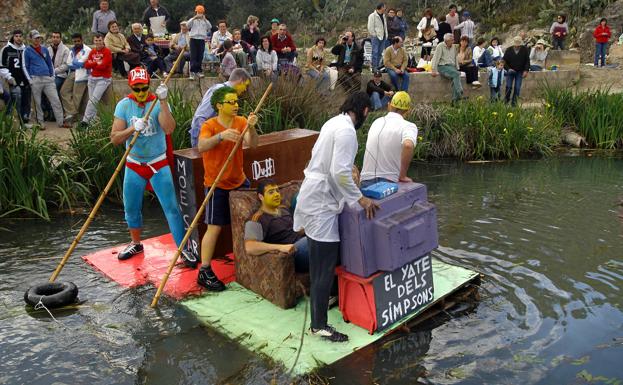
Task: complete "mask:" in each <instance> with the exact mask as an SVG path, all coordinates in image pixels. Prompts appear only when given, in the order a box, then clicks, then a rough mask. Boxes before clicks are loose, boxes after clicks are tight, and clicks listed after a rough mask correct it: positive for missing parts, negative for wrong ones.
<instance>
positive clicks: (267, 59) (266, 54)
mask: <svg viewBox="0 0 623 385" xmlns="http://www.w3.org/2000/svg"><path fill="white" fill-rule="evenodd" d="M277 62H278V59H277V52H275V50H274V49H273V47H272V46H271V44H270V38H269V37H268V36H264V37H262V39H261V43H260V49H259V50H258V51H257V55H256V56H255V64H256V65H257V72H258V74H259V75H260V76H263V77H266V78H268V79H271V80H273V81H275V80H277Z"/></svg>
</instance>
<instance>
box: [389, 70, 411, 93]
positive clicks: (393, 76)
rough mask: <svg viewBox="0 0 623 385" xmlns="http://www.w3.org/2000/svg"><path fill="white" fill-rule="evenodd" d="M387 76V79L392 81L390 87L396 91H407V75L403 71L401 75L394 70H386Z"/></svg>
mask: <svg viewBox="0 0 623 385" xmlns="http://www.w3.org/2000/svg"><path fill="white" fill-rule="evenodd" d="M387 74H388V75H389V79H390V80H391V81H392V85H393V86H394V89H395V90H396V91H409V73H408V72H406V71H403V72H402V73H401V74H399V73H397V72H396V71H394V70H391V69H389V68H387ZM398 78H400V79H402V80H401V82H400V87H398Z"/></svg>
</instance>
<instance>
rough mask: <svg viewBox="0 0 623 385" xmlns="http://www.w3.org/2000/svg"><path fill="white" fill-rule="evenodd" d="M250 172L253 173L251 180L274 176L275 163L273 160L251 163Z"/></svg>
mask: <svg viewBox="0 0 623 385" xmlns="http://www.w3.org/2000/svg"><path fill="white" fill-rule="evenodd" d="M251 171H252V172H253V180H258V179H262V178H270V177H271V176H273V175H275V161H274V160H273V158H268V159H264V160H261V161H257V160H256V161H254V162H253V163H251Z"/></svg>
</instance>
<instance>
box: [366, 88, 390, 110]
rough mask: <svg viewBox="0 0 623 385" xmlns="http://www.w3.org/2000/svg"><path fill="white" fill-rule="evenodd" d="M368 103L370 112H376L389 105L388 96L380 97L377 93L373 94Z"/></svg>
mask: <svg viewBox="0 0 623 385" xmlns="http://www.w3.org/2000/svg"><path fill="white" fill-rule="evenodd" d="M370 102H372V110H374V111H376V110H379V109H381V108H384V107H386V106H387V104H388V103H389V96H387V95H385V94H384V95H383V97H381V95H380V94H379V93H378V92H373V93H372V95H370Z"/></svg>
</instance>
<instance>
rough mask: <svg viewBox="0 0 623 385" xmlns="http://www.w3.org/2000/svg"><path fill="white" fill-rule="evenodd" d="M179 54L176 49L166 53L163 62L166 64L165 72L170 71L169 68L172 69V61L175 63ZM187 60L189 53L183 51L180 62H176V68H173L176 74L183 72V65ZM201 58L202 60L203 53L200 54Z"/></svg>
mask: <svg viewBox="0 0 623 385" xmlns="http://www.w3.org/2000/svg"><path fill="white" fill-rule="evenodd" d="M179 55H180V51H179V50H177V51H172V52H171V53H170V54H168V55H167V56H166V57H165V58H164V63H165V64H166V67H167V72H171V70H172V69H173V63H175V61H176V60H177V57H178V56H179ZM188 60H190V53H188V51H186V52H184V55H182V58H181V59H180V64H178V65H177V68H176V69H175V71H176V73H178V74H183V73H184V66H185V65H186V62H187V61H188ZM201 60H203V55H201Z"/></svg>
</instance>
